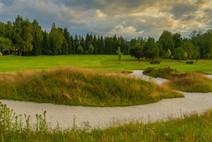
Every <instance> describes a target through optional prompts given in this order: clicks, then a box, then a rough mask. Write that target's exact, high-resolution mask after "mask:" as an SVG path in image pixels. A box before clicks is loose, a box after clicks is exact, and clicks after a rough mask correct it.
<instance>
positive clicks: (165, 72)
mask: <svg viewBox="0 0 212 142" xmlns="http://www.w3.org/2000/svg"><path fill="white" fill-rule="evenodd" d="M175 71H176V70H174V69H171V68H170V67H165V68H158V69H155V68H152V67H149V68H147V69H146V70H145V71H144V72H143V73H144V74H145V75H149V76H152V77H162V78H170V76H172V74H173V73H174V72H175Z"/></svg>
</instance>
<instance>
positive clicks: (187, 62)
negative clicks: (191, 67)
mask: <svg viewBox="0 0 212 142" xmlns="http://www.w3.org/2000/svg"><path fill="white" fill-rule="evenodd" d="M186 64H194V61H186Z"/></svg>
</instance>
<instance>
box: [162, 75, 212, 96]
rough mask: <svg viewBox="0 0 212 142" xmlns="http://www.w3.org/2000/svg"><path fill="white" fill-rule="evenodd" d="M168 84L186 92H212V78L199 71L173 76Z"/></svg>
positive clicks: (172, 87)
mask: <svg viewBox="0 0 212 142" xmlns="http://www.w3.org/2000/svg"><path fill="white" fill-rule="evenodd" d="M166 85H168V86H169V87H170V88H171V89H175V90H180V91H184V92H212V79H209V78H207V77H205V76H203V75H202V74H199V73H187V74H184V75H181V76H180V77H178V76H177V77H173V78H172V79H171V81H170V82H168V83H167V84H166Z"/></svg>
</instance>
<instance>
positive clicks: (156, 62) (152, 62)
mask: <svg viewBox="0 0 212 142" xmlns="http://www.w3.org/2000/svg"><path fill="white" fill-rule="evenodd" d="M150 64H160V61H157V60H156V61H150Z"/></svg>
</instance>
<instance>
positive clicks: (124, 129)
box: [0, 103, 212, 142]
mask: <svg viewBox="0 0 212 142" xmlns="http://www.w3.org/2000/svg"><path fill="white" fill-rule="evenodd" d="M0 112H1V113H0V141H1V142H8V141H9V142H36V141H39V142H40V141H45V142H69V141H73V142H88V141H89V142H90V141H92V142H111V141H114V142H120V141H125V142H131V141H144V142H149V141H163V142H166V141H167V142H169V141H176V142H180V141H183V142H200V141H201V142H210V141H211V140H212V119H211V118H212V110H208V111H207V112H205V113H203V114H202V115H198V114H196V113H193V114H191V115H185V116H183V117H182V118H177V119H172V118H170V119H169V120H168V121H166V122H165V121H158V122H155V123H148V124H142V123H139V122H132V123H130V124H127V125H122V126H118V127H110V128H107V129H99V128H94V129H86V128H85V129H79V128H77V127H73V128H72V129H66V130H62V129H61V128H60V127H59V125H58V127H57V128H51V125H47V123H46V118H45V115H46V113H45V112H44V114H43V115H36V118H37V121H36V123H35V125H32V124H31V121H30V116H24V117H23V116H17V115H16V114H15V113H14V112H13V111H12V110H10V109H8V108H7V107H6V106H5V105H2V104H1V103H0ZM47 113H48V112H47Z"/></svg>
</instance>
